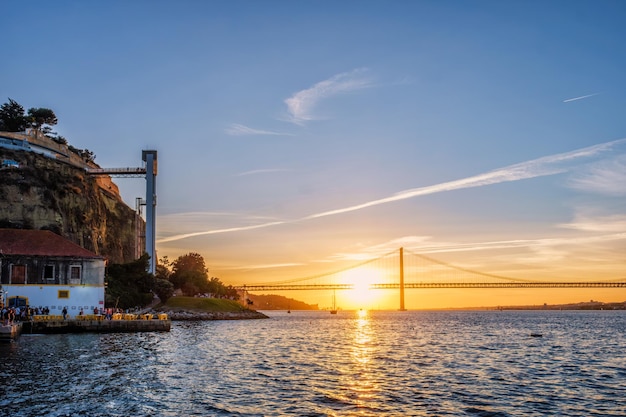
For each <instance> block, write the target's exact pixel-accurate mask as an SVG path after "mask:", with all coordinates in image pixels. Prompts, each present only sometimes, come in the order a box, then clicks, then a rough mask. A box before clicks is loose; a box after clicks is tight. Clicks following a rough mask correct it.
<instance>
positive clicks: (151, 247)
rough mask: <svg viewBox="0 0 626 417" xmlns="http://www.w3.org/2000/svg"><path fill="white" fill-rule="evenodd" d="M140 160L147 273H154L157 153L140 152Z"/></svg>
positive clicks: (152, 151)
mask: <svg viewBox="0 0 626 417" xmlns="http://www.w3.org/2000/svg"><path fill="white" fill-rule="evenodd" d="M141 159H142V160H143V161H145V163H146V252H147V253H148V255H150V263H149V265H148V272H150V273H151V274H154V273H155V272H156V264H157V259H156V237H155V236H156V233H155V232H156V205H157V195H156V176H157V151H154V150H151V151H142V152H141Z"/></svg>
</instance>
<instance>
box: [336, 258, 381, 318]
mask: <svg viewBox="0 0 626 417" xmlns="http://www.w3.org/2000/svg"><path fill="white" fill-rule="evenodd" d="M340 279H341V281H342V282H344V283H346V284H351V285H352V286H353V288H352V289H351V290H347V291H342V293H341V298H340V301H341V307H342V308H343V309H357V308H374V307H378V304H379V303H380V301H381V291H379V290H373V289H371V286H372V284H375V283H381V282H382V281H383V273H382V272H381V271H380V270H378V269H376V268H372V267H364V268H357V269H354V270H349V271H345V272H344V273H342V275H341V278H340Z"/></svg>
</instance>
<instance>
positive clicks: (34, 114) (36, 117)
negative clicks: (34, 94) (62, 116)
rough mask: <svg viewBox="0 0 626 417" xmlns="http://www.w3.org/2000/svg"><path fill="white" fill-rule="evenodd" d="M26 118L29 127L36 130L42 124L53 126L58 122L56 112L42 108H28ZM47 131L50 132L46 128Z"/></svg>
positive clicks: (39, 128)
mask: <svg viewBox="0 0 626 417" xmlns="http://www.w3.org/2000/svg"><path fill="white" fill-rule="evenodd" d="M27 119H28V121H29V122H30V125H31V127H33V128H34V129H35V130H38V131H41V127H42V126H43V125H48V126H54V125H56V124H57V122H58V120H57V116H56V114H54V112H53V111H52V110H50V109H44V108H39V109H36V108H30V109H28V116H27ZM47 133H50V129H47Z"/></svg>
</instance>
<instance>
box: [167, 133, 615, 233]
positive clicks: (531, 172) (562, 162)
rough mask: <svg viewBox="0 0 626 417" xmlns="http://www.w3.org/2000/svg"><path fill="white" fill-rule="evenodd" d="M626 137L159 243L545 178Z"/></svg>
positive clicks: (607, 148)
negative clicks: (317, 210) (295, 215)
mask: <svg viewBox="0 0 626 417" xmlns="http://www.w3.org/2000/svg"><path fill="white" fill-rule="evenodd" d="M625 143H626V139H619V140H615V141H611V142H606V143H601V144H598V145H593V146H589V147H586V148H581V149H577V150H574V151H571V152H565V153H560V154H556V155H550V156H545V157H542V158H538V159H533V160H530V161H526V162H521V163H519V164H514V165H509V166H507V167H504V168H500V169H497V170H494V171H490V172H486V173H484V174H479V175H475V176H472V177H468V178H463V179H459V180H455V181H449V182H444V183H440V184H435V185H431V186H427V187H421V188H415V189H411V190H406V191H401V192H399V193H396V194H394V195H392V196H389V197H385V198H381V199H378V200H373V201H369V202H365V203H362V204H358V205H355V206H350V207H344V208H339V209H335V210H330V211H325V212H321V213H317V214H312V215H310V216H306V217H303V218H301V219H296V220H289V221H272V222H267V223H263V224H259V225H255V226H243V227H232V228H226V229H217V230H208V231H204V232H196V233H187V234H180V235H175V236H170V237H166V238H163V239H159V240H158V241H157V243H165V242H171V241H175V240H180V239H185V238H189V237H194V236H202V235H210V234H217V233H228V232H239V231H245V230H253V229H260V228H265V227H270V226H276V225H281V224H287V223H295V222H300V221H306V220H311V219H316V218H320V217H326V216H333V215H338V214H343V213H348V212H351V211H356V210H361V209H365V208H368V207H373V206H377V205H381V204H387V203H392V202H395V201H401V200H406V199H409V198H414V197H418V196H424V195H429V194H435V193H441V192H446V191H454V190H461V189H465V188H475V187H482V186H486V185H492V184H499V183H503V182H512V181H520V180H524V179H530V178H536V177H542V176H547V175H555V174H559V173H563V172H567V171H569V170H571V169H572V167H571V166H568V165H567V163H569V162H573V161H576V160H579V159H584V158H591V157H594V156H598V155H599V154H601V153H603V152H607V151H609V150H611V149H613V148H615V147H617V146H619V145H622V144H625Z"/></svg>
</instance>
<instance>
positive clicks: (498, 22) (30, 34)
mask: <svg viewBox="0 0 626 417" xmlns="http://www.w3.org/2000/svg"><path fill="white" fill-rule="evenodd" d="M625 18H626V3H624V2H622V1H596V2H594V1H550V2H542V1H536V2H535V1H518V2H515V1H509V2H502V1H493V2H490V1H475V2H461V1H318V2H312V1H296V2H293V1H292V2H287V1H180V2H173V1H109V2H94V1H59V2H44V1H34V2H29V3H27V4H22V3H19V2H5V3H3V5H2V13H0V25H1V27H2V29H3V33H4V36H3V39H4V41H3V48H2V50H3V60H2V65H0V80H1V83H0V100H1V101H2V102H6V101H7V98H9V97H10V98H12V99H14V100H16V101H18V102H19V103H20V104H22V105H23V106H24V107H25V108H29V107H47V108H51V109H53V110H54V111H55V112H56V114H57V116H58V119H59V124H58V126H56V130H57V131H58V132H59V133H60V134H62V135H63V136H65V137H66V138H67V139H68V140H69V142H70V143H71V144H73V145H74V146H76V147H79V148H87V149H89V150H91V151H93V152H94V153H95V154H96V162H97V163H99V164H100V165H101V166H103V167H125V166H140V165H141V150H142V149H157V150H158V152H159V155H158V158H159V176H158V179H157V188H158V207H157V213H158V217H157V228H158V231H157V241H158V243H157V250H158V254H159V256H165V255H167V256H168V257H170V258H175V257H177V256H179V255H181V254H184V253H188V252H191V251H193V252H199V253H201V254H202V255H203V256H204V258H205V260H206V262H207V265H208V266H209V269H210V272H211V275H212V276H213V275H215V276H218V277H220V278H221V279H222V280H223V281H225V282H227V283H233V284H239V283H244V282H248V283H252V282H253V281H255V280H263V281H265V280H274V279H282V278H284V277H294V276H296V277H299V276H309V275H312V274H317V273H321V272H324V271H329V270H334V269H335V268H340V267H344V266H346V265H349V264H350V262H355V260H357V259H366V258H369V257H372V256H376V255H378V254H381V253H386V252H388V251H389V250H390V249H391V248H397V247H399V246H404V247H407V248H408V249H410V250H412V251H414V252H416V253H427V254H431V255H433V256H435V257H438V258H441V259H444V260H446V261H450V262H453V263H456V264H459V265H462V266H466V267H471V268H475V269H478V270H483V271H486V272H491V273H499V274H502V275H506V276H513V277H525V278H531V279H532V278H536V277H537V276H540V277H541V278H551V279H552V278H553V279H568V278H572V277H580V278H585V279H589V278H593V279H596V278H602V279H614V278H615V279H617V278H624V277H626V273H625V272H624V271H625V270H626V269H625V267H626V256H625V255H624V254H625V253H626V199H625V197H626V185H625V184H626V141H624V139H623V138H626V118H625V117H624V111H625V110H626V77H624V74H625V69H626V47H624V39H626V26H625V25H624V24H623V22H624V19H625ZM116 182H117V183H118V184H119V185H120V188H121V191H122V194H123V197H124V199H125V200H126V201H127V202H128V204H129V205H131V206H132V207H134V201H135V197H138V196H144V193H145V191H144V185H145V184H144V181H143V180H139V179H132V180H131V179H119V180H116ZM601 296H602V297H603V300H607V301H608V299H609V298H615V299H617V300H621V301H623V300H624V299H626V293H623V292H615V291H614V292H612V293H610V294H609V293H607V294H601ZM572 297H574V298H576V299H580V298H583V299H586V298H589V297H588V296H587V294H584V296H582V294H581V293H577V294H574V295H573V296H572ZM420 302H422V303H423V300H421V301H420ZM450 302H451V303H452V301H450ZM477 302H478V301H477Z"/></svg>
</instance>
